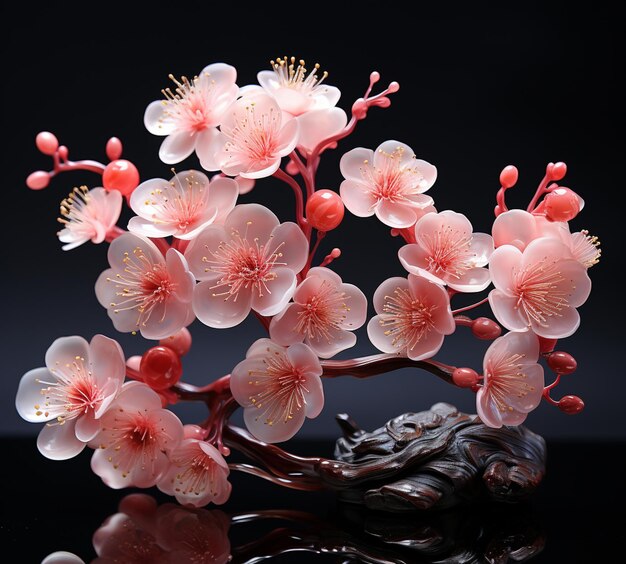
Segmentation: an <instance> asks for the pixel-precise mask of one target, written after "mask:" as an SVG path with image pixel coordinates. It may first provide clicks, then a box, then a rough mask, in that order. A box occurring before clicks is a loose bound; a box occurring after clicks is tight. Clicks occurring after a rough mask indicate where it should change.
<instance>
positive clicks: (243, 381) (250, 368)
mask: <svg viewBox="0 0 626 564" xmlns="http://www.w3.org/2000/svg"><path fill="white" fill-rule="evenodd" d="M280 354H283V353H282V352H281V353H280ZM266 369H267V365H266V364H265V356H254V357H252V358H246V359H245V360H242V361H241V362H240V363H238V364H237V366H235V367H234V368H233V370H232V372H231V375H230V391H231V392H232V394H233V397H234V398H235V400H236V401H237V403H238V404H239V405H241V406H243V407H251V406H252V405H253V403H252V400H251V398H253V397H255V396H256V395H257V394H258V393H259V387H258V385H257V384H256V383H255V374H258V373H263V372H265V370H266Z"/></svg>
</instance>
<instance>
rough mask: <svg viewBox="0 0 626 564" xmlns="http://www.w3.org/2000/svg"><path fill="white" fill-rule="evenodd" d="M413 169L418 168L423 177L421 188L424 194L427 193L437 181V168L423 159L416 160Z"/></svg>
mask: <svg viewBox="0 0 626 564" xmlns="http://www.w3.org/2000/svg"><path fill="white" fill-rule="evenodd" d="M410 166H411V168H416V169H417V170H418V171H419V173H420V174H421V176H422V180H420V183H419V187H420V190H421V191H422V192H426V190H428V189H429V188H430V187H431V186H432V185H433V184H434V183H435V181H436V180H437V167H436V166H435V165H432V164H430V163H429V162H427V161H423V160H422V159H415V160H414V161H413V164H412V165H410Z"/></svg>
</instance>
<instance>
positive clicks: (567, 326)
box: [503, 307, 580, 339]
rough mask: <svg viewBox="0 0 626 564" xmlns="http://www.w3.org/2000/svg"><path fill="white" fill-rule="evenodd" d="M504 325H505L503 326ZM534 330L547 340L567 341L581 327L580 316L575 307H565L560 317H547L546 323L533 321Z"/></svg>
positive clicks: (531, 321)
mask: <svg viewBox="0 0 626 564" xmlns="http://www.w3.org/2000/svg"><path fill="white" fill-rule="evenodd" d="M503 325H504V324H503ZM530 325H531V328H532V330H533V331H534V332H535V333H537V335H540V336H541V337H545V338H546V339H565V337H569V336H570V335H573V334H574V333H575V332H576V330H577V329H578V327H579V326H580V314H579V313H578V311H577V310H576V308H574V307H563V308H562V309H561V311H560V312H559V314H558V315H552V316H549V317H547V319H546V321H545V323H541V324H540V323H538V322H537V321H536V320H534V319H531V320H530Z"/></svg>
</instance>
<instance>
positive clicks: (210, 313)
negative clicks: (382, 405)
mask: <svg viewBox="0 0 626 564" xmlns="http://www.w3.org/2000/svg"><path fill="white" fill-rule="evenodd" d="M271 64H272V69H271V70H269V71H262V72H260V73H259V74H258V82H259V84H258V85H247V86H243V87H240V86H238V85H237V73H236V70H235V68H234V67H232V66H230V65H226V64H222V63H217V64H212V65H209V66H208V67H206V68H205V69H204V70H203V71H202V72H201V73H200V74H199V75H198V76H197V77H194V78H193V79H188V78H186V77H183V78H181V79H180V80H176V79H174V78H173V77H171V78H172V80H173V81H174V85H175V86H174V87H173V89H171V88H168V89H165V90H164V91H163V94H164V99H163V100H158V101H155V102H152V103H151V104H150V105H149V106H148V108H147V109H146V112H145V125H146V127H147V129H148V131H150V132H151V133H153V134H155V135H161V136H164V137H165V139H164V140H163V143H162V145H161V148H160V151H159V156H160V158H161V160H162V161H163V162H165V163H167V164H172V165H173V164H177V163H180V162H182V161H183V160H185V159H187V158H188V157H190V156H191V155H192V154H193V153H194V152H195V155H196V156H197V158H198V160H199V163H200V167H201V168H202V169H203V170H204V171H205V172H207V173H214V174H213V176H212V177H210V176H209V175H207V174H206V173H205V172H202V171H200V170H196V169H187V170H183V171H180V172H175V171H174V175H173V177H172V178H171V179H169V180H168V179H163V178H154V179H149V180H146V181H143V182H141V183H140V179H139V173H138V171H137V169H136V167H135V166H134V165H133V164H132V163H131V162H129V161H127V160H124V159H121V154H122V144H121V142H120V141H119V140H118V139H117V138H111V139H110V140H109V142H108V143H107V147H106V153H107V156H108V158H109V159H110V162H109V163H108V164H107V165H106V166H105V165H103V164H100V163H98V162H95V161H70V160H69V156H68V149H67V147H65V146H59V143H58V141H57V139H56V137H55V136H54V135H53V134H51V133H47V132H44V133H40V134H39V135H38V136H37V139H36V143H37V146H38V148H39V150H40V151H41V152H42V153H44V154H46V155H50V156H52V157H53V159H54V168H53V170H52V171H49V172H46V171H37V172H34V173H32V174H31V175H30V176H29V177H28V179H27V185H28V186H29V187H30V188H32V189H41V188H45V187H46V186H47V185H48V184H49V182H50V179H51V178H52V177H54V176H55V175H57V174H58V173H60V172H63V171H67V170H75V169H84V170H90V171H93V172H96V173H99V174H101V175H102V187H96V188H92V189H87V188H86V187H82V188H77V189H74V190H73V191H72V193H71V194H70V196H68V197H67V198H66V199H64V200H63V202H62V203H61V218H60V221H61V222H62V224H63V229H62V230H61V231H60V232H59V234H58V235H59V239H60V240H61V241H62V242H63V243H65V246H64V247H63V249H65V250H69V249H73V248H75V247H77V246H79V245H81V244H83V243H86V242H88V241H91V242H93V243H102V242H108V243H110V246H109V249H108V261H109V268H108V269H106V270H104V272H102V274H101V275H100V277H99V278H98V280H97V281H96V284H95V292H96V296H97V298H98V301H99V302H100V304H101V305H102V307H103V308H105V309H106V311H107V313H108V315H109V317H110V318H111V320H112V322H113V325H114V327H115V329H116V330H117V331H120V332H127V333H128V332H133V333H135V332H136V333H140V334H141V335H142V336H143V337H144V338H146V339H154V340H158V341H159V344H158V345H156V346H153V347H151V348H149V349H148V350H147V351H146V352H145V353H144V354H143V355H142V356H136V357H129V358H126V357H125V355H124V353H123V351H122V349H121V348H120V346H119V344H118V343H116V342H115V341H113V340H111V339H109V338H107V337H104V336H102V335H96V336H95V337H93V339H92V340H91V342H90V343H88V342H87V341H86V340H84V339H83V338H81V337H76V336H74V337H64V338H60V339H58V340H57V341H55V342H54V343H53V344H52V346H51V347H50V349H49V350H48V352H47V354H46V359H45V364H46V366H45V367H43V368H37V369H35V370H31V371H30V372H28V373H27V374H25V375H24V376H23V378H22V380H21V382H20V386H19V390H18V393H17V401H16V404H17V409H18V411H19V413H20V415H21V416H22V417H23V418H24V419H26V420H27V421H31V422H44V423H46V424H45V426H44V427H43V429H42V431H41V433H40V435H39V438H38V447H39V450H40V451H41V452H42V454H44V455H45V456H47V457H48V458H51V459H57V460H60V459H67V458H70V457H72V456H75V455H77V454H78V453H79V452H81V451H82V450H83V449H84V448H85V447H89V448H91V449H93V451H94V452H93V457H92V463H91V467H92V469H93V471H94V472H95V473H96V474H98V475H99V476H100V477H101V478H102V480H103V481H104V482H105V483H106V484H107V485H109V486H111V487H113V488H123V487H126V486H138V487H151V486H155V485H156V486H157V487H158V488H159V489H161V490H162V491H164V492H166V493H168V494H171V495H173V496H174V497H176V499H177V500H178V501H179V502H180V503H182V504H188V505H194V506H203V505H206V504H207V503H209V502H213V503H218V504H219V503H223V502H224V501H226V499H227V498H228V496H229V494H230V484H229V482H228V475H229V471H230V469H232V468H235V466H229V465H228V464H227V462H226V460H225V458H224V457H225V456H227V455H228V454H229V448H228V447H227V446H226V444H225V441H224V439H223V436H222V432H223V430H224V428H225V426H226V424H227V422H228V419H229V417H230V416H231V415H232V413H233V412H234V411H235V409H237V408H238V407H242V408H243V416H244V420H245V423H246V426H247V427H248V430H249V431H250V432H251V433H252V435H253V436H254V437H256V439H258V440H260V441H263V442H266V443H275V442H281V441H285V440H288V439H290V438H291V437H293V436H294V435H295V434H296V433H297V431H298V430H299V429H300V427H301V426H302V425H303V423H304V420H305V418H307V417H308V418H314V417H316V416H317V415H318V414H319V413H320V412H321V410H322V408H323V405H324V391H323V386H322V379H323V378H324V377H336V376H338V375H341V370H339V369H338V363H337V362H336V361H332V360H329V359H331V358H332V357H334V356H335V355H336V354H338V353H339V352H341V351H344V350H346V349H349V348H351V347H353V346H354V345H355V343H356V339H357V337H356V335H355V333H354V331H355V330H357V329H359V328H360V327H362V326H363V325H365V323H366V321H367V313H368V312H367V299H366V297H365V295H364V294H363V292H362V291H361V290H359V288H358V287H357V286H355V285H354V284H351V283H348V282H344V281H343V280H342V279H341V277H340V276H339V275H338V274H337V273H336V272H334V271H333V270H331V269H330V268H329V267H328V266H329V265H330V264H331V263H332V262H333V260H335V259H337V258H338V257H339V256H340V254H341V253H340V251H339V249H337V248H334V249H332V251H331V252H330V253H328V254H327V255H326V256H325V257H324V258H323V259H322V260H321V261H317V262H316V260H317V252H318V250H319V246H320V243H322V241H323V240H324V238H325V236H326V234H327V232H329V231H332V230H333V229H335V228H336V227H338V226H339V225H340V223H341V222H342V219H343V217H344V209H345V208H347V209H348V210H349V211H350V212H351V213H352V214H354V215H356V216H359V217H370V216H374V215H375V216H376V218H377V219H378V220H379V221H381V222H382V223H384V224H385V225H387V226H389V227H390V228H391V234H392V235H394V236H398V237H400V238H402V239H403V240H404V242H405V244H404V246H402V247H400V248H399V250H398V258H399V261H400V263H401V264H402V266H403V267H404V268H405V269H406V271H407V275H406V276H405V277H393V278H389V279H387V280H385V281H383V282H382V283H381V284H380V286H379V287H378V289H377V290H376V292H375V293H374V296H373V307H374V310H375V315H374V316H373V317H372V318H371V319H370V320H369V322H368V323H367V334H368V336H369V339H370V341H371V343H372V344H373V345H374V346H375V347H376V348H377V349H379V350H380V351H381V354H379V355H374V356H372V357H367V359H351V360H347V361H346V360H344V361H342V363H343V364H342V366H344V367H345V369H346V370H345V373H346V374H348V373H350V367H351V366H356V365H358V366H360V367H361V369H362V370H364V371H365V373H366V375H373V374H376V373H380V372H381V371H383V370H381V369H380V367H381V366H385V367H387V368H386V369H387V370H388V369H389V368H390V367H391V369H393V366H394V365H393V359H402V360H403V361H404V362H405V364H404V365H406V359H407V358H408V359H409V360H410V361H412V362H414V363H415V366H416V367H420V368H423V369H426V370H429V369H431V370H433V371H435V372H436V373H437V374H438V375H441V374H444V375H446V378H445V379H446V380H447V381H448V382H449V383H451V384H454V385H457V386H460V387H466V388H469V389H470V390H472V391H473V392H475V393H476V400H477V401H476V405H477V411H478V414H479V416H480V418H481V419H482V421H483V422H484V423H485V424H486V425H489V426H491V427H500V426H502V425H518V424H520V423H522V422H523V421H524V420H525V419H526V416H527V414H528V413H529V412H530V411H532V410H533V409H535V408H536V407H537V406H538V405H539V403H540V402H541V400H542V398H543V399H545V400H546V401H547V402H549V403H552V404H554V405H557V406H558V407H559V408H560V409H561V410H563V411H565V412H567V413H577V412H579V411H580V410H581V409H582V407H583V403H582V400H580V398H577V397H575V396H565V397H563V398H561V399H560V400H558V401H556V400H554V399H552V398H551V397H550V392H551V390H552V389H553V388H554V387H555V386H556V385H557V384H558V383H559V381H560V378H561V376H562V375H565V374H569V373H571V372H573V371H574V370H575V368H576V361H575V360H574V358H573V357H572V356H571V355H569V354H568V353H565V352H558V351H557V352H555V351H554V349H555V346H556V341H557V340H558V339H561V338H564V337H568V336H570V335H571V334H572V333H574V331H576V329H577V328H578V325H579V322H580V317H579V314H578V312H577V309H576V308H578V307H579V306H581V305H582V304H583V303H584V302H585V301H586V299H587V297H588V296H589V292H590V289H591V283H590V280H589V277H588V275H587V271H588V269H589V268H590V267H591V266H593V265H594V264H595V263H597V262H598V258H599V255H600V251H599V249H598V245H597V241H596V239H595V238H594V237H590V236H589V234H588V233H587V232H586V231H579V232H574V233H572V232H571V230H570V227H569V223H568V222H569V221H571V220H572V219H574V218H575V217H576V215H577V214H578V212H579V211H580V210H581V209H582V207H583V201H582V199H581V198H580V197H579V196H578V195H577V194H575V193H574V192H573V191H572V190H570V189H569V188H566V187H563V186H561V185H559V184H558V182H559V181H560V180H562V178H563V177H564V176H565V173H566V167H565V165H564V164H563V163H556V164H553V163H550V164H549V165H548V167H547V169H546V175H545V177H544V179H543V180H542V181H541V183H540V185H539V187H538V189H537V192H536V194H535V196H534V197H533V198H532V201H531V202H530V204H529V206H528V209H527V210H526V211H524V210H517V209H513V210H509V209H508V208H507V206H506V203H505V193H506V191H507V190H509V189H510V188H512V187H513V186H514V185H515V184H516V182H517V170H516V169H515V167H512V166H508V167H506V168H505V169H504V170H503V171H502V174H501V177H500V183H501V188H500V191H499V192H498V195H497V206H496V209H495V215H496V220H495V222H494V224H493V227H492V229H491V234H487V233H478V232H475V231H474V228H473V226H472V224H471V223H470V221H469V220H468V219H467V218H466V217H465V216H464V215H462V214H460V213H456V212H454V211H450V210H444V211H438V210H437V209H436V208H435V203H434V201H433V199H432V198H431V197H430V196H429V195H426V194H425V193H426V192H427V191H428V190H429V189H430V188H431V187H432V186H433V185H434V183H435V181H436V178H437V169H436V168H435V167H434V166H433V165H432V164H430V163H428V162H426V161H424V160H421V159H418V158H417V157H416V155H415V153H414V151H413V150H412V149H411V147H409V146H408V145H406V144H404V143H401V142H399V141H395V140H390V141H385V142H384V143H382V144H381V145H379V146H378V147H377V148H376V149H375V150H372V149H365V148H354V149H352V150H349V151H348V152H347V153H345V154H344V155H343V157H342V158H341V163H340V169H341V173H342V175H343V178H344V180H343V181H342V182H341V185H340V187H339V190H338V193H337V192H335V191H331V190H318V189H317V187H316V184H315V177H316V172H317V168H318V165H319V162H320V156H321V155H322V154H323V153H324V151H326V150H330V149H334V148H336V146H337V144H338V142H339V141H341V140H342V139H344V138H345V137H347V136H348V135H349V134H350V133H351V132H352V131H353V130H354V128H355V126H356V125H357V123H358V121H360V120H362V119H364V118H365V117H366V116H367V113H368V110H369V109H370V108H371V107H374V106H378V107H387V106H389V104H390V100H389V97H388V96H389V95H390V94H392V93H394V92H396V91H397V90H398V88H399V86H398V85H397V83H393V82H392V83H391V84H390V85H389V86H388V88H387V89H385V90H383V91H382V92H381V93H379V94H377V95H372V88H373V87H374V85H375V84H376V83H377V82H378V81H379V78H380V77H379V75H378V73H372V74H371V76H370V85H369V88H368V89H367V91H366V93H365V95H364V97H363V98H359V99H358V100H357V101H356V102H355V103H354V104H353V106H352V110H351V114H352V115H351V118H350V120H348V116H347V114H346V112H345V111H343V110H342V109H340V108H338V107H337V106H336V104H337V102H338V100H339V97H340V92H339V90H338V89H337V88H336V87H334V86H330V85H328V84H327V83H326V80H325V79H326V73H323V74H321V73H320V71H319V67H318V65H316V66H315V67H314V69H313V70H312V71H311V72H307V69H306V68H305V63H304V61H296V60H295V59H293V58H291V59H288V58H286V57H285V58H282V59H277V60H276V61H272V63H271ZM281 165H284V166H282V168H281ZM268 176H274V177H276V178H277V179H279V180H281V181H282V182H284V183H285V184H286V185H287V186H288V187H289V188H290V189H291V190H292V191H293V194H294V196H295V202H296V206H295V222H284V223H281V222H280V221H279V219H278V218H277V217H276V215H275V214H274V213H273V212H272V211H271V210H269V209H268V208H266V207H264V206H262V205H259V204H255V203H238V200H239V197H240V196H241V195H242V194H246V193H248V192H250V190H252V188H253V187H254V183H255V181H256V180H258V179H260V178H263V177H268ZM124 202H126V204H127V205H128V206H129V207H130V208H131V209H132V211H133V212H134V214H135V215H134V216H133V217H132V218H131V219H130V221H129V222H128V224H127V226H126V229H122V228H121V227H119V226H117V222H118V220H119V217H120V213H121V209H122V205H123V203H124ZM314 264H317V266H314ZM490 285H493V289H491V291H490V292H489V294H488V296H487V297H484V298H483V299H480V300H478V301H477V302H476V303H474V304H472V305H470V306H466V307H461V308H456V309H453V307H452V304H451V302H452V301H453V299H454V297H455V296H456V295H457V294H467V293H481V292H485V291H486V290H487V289H488V288H489V287H490ZM487 302H488V303H489V305H490V306H491V310H492V312H493V315H494V316H495V319H496V320H497V322H496V321H495V320H493V319H491V318H489V317H478V318H474V319H473V318H471V317H468V315H467V313H468V312H470V311H471V310H473V309H474V308H477V307H479V306H481V305H483V304H486V303H487ZM250 312H253V313H254V315H255V316H256V317H257V318H258V320H259V322H260V324H261V326H262V328H263V330H264V336H263V337H262V338H260V339H258V340H257V341H256V342H254V343H252V345H251V346H250V348H249V349H248V352H247V354H246V358H245V359H243V360H241V361H240V362H239V363H238V364H236V365H235V366H234V367H233V369H232V371H231V373H230V374H228V375H226V376H222V377H220V378H217V379H216V380H215V381H213V382H211V383H209V384H208V385H206V386H204V387H202V388H197V387H194V386H191V385H189V384H186V383H183V382H181V381H180V379H181V376H182V373H183V367H182V362H181V358H182V357H183V356H184V355H185V354H186V353H187V351H188V350H189V348H190V346H191V336H190V333H189V331H188V329H187V327H188V326H189V325H190V324H191V323H192V322H193V321H194V320H196V319H197V320H199V321H200V322H201V323H202V324H204V325H207V326H209V327H211V328H215V329H225V328H229V327H234V326H236V325H238V324H239V323H241V322H243V321H244V320H245V319H246V318H247V317H248V315H249V314H250ZM462 326H467V327H470V328H471V330H472V333H473V335H474V336H475V337H477V338H479V339H484V340H491V341H493V343H492V344H491V345H490V346H489V348H488V349H487V351H486V353H485V357H484V363H483V370H482V374H479V373H478V372H477V371H475V370H473V369H471V368H464V367H454V366H448V365H444V364H442V363H439V362H435V361H433V360H431V359H433V357H434V356H435V355H436V354H437V352H438V351H439V350H440V348H441V347H442V344H443V342H444V338H445V336H446V335H450V334H451V333H453V332H454V331H455V330H456V329H457V327H462ZM501 326H503V327H504V328H506V329H508V330H509V332H507V333H506V334H504V335H502V336H501V332H502V328H501ZM542 358H543V359H545V362H546V363H547V365H548V366H549V367H550V368H551V370H552V371H553V372H555V374H556V377H555V379H554V381H553V382H552V383H551V384H549V385H545V382H544V368H543V366H542V365H541V364H540V359H542ZM333 363H334V364H333ZM435 369H436V370H435ZM190 399H193V400H201V401H204V402H205V403H206V405H207V408H208V410H209V417H208V419H207V420H206V421H205V422H204V423H203V424H202V425H183V423H182V422H181V421H180V419H179V418H178V417H177V416H176V415H174V413H173V412H172V411H170V410H169V409H168V408H167V407H168V405H170V404H173V403H175V402H177V401H179V400H190ZM237 469H239V468H237Z"/></svg>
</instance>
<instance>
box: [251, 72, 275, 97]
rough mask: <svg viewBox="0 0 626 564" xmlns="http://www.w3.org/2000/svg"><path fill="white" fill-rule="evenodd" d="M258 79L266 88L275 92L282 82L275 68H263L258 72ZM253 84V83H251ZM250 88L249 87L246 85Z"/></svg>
mask: <svg viewBox="0 0 626 564" xmlns="http://www.w3.org/2000/svg"><path fill="white" fill-rule="evenodd" d="M256 79H257V80H258V81H259V84H260V85H261V86H262V87H263V88H265V89H266V90H267V91H268V92H270V93H272V94H273V91H274V90H277V89H278V88H280V83H279V82H278V77H277V76H276V73H275V72H274V71H273V70H262V71H260V72H258V73H257V75H256ZM251 86H252V85H251ZM244 88H249V87H244Z"/></svg>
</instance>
